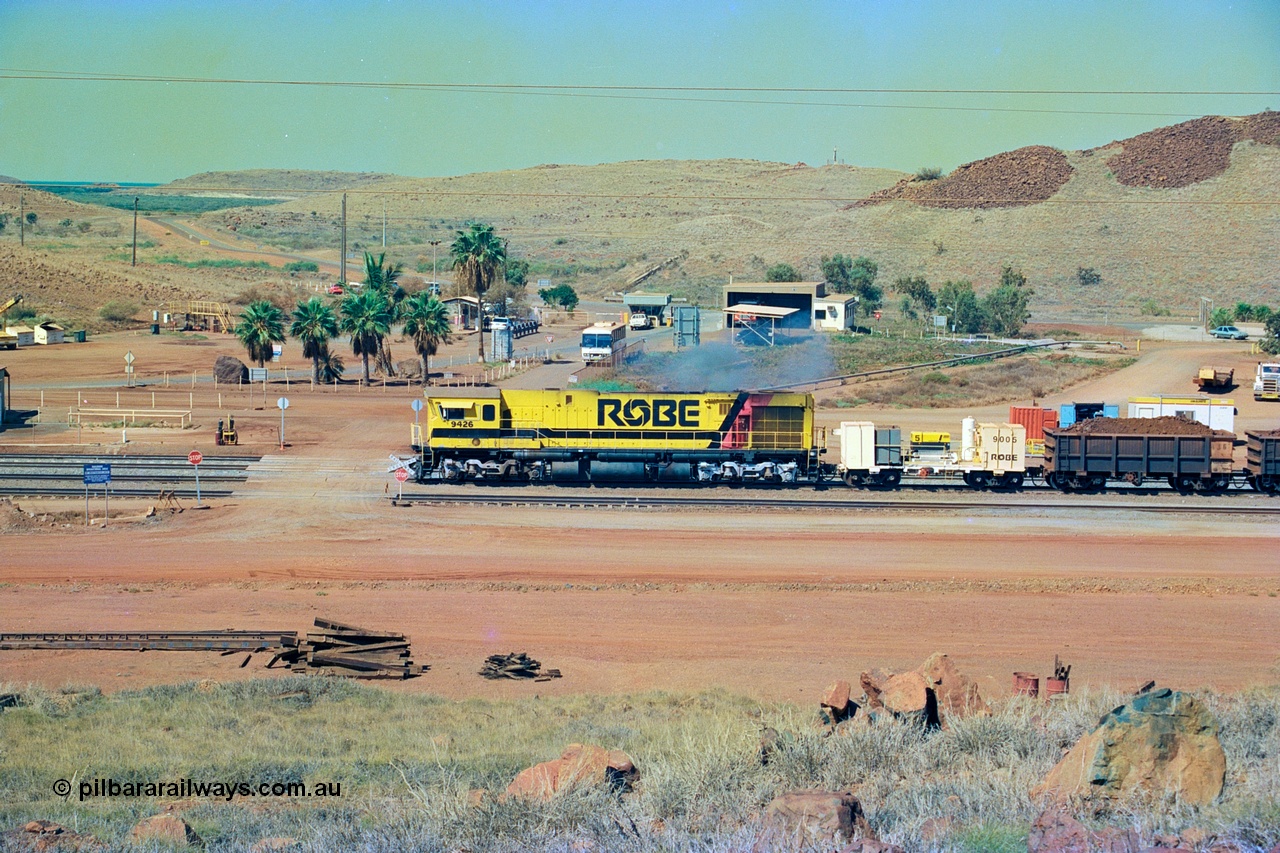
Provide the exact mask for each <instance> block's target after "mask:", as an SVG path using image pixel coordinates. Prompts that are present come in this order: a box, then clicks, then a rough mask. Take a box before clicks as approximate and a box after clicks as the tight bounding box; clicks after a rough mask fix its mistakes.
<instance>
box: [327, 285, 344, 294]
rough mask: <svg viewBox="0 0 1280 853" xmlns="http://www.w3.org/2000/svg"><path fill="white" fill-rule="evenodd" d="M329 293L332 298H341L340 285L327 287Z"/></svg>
mask: <svg viewBox="0 0 1280 853" xmlns="http://www.w3.org/2000/svg"><path fill="white" fill-rule="evenodd" d="M329 293H330V295H332V296H341V295H342V285H340V284H331V285H329Z"/></svg>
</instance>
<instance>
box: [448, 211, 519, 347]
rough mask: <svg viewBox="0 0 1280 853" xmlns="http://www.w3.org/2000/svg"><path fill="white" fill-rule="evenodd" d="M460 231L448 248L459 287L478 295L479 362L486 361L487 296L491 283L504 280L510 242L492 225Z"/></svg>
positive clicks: (463, 290) (472, 226)
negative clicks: (485, 324) (485, 305)
mask: <svg viewBox="0 0 1280 853" xmlns="http://www.w3.org/2000/svg"><path fill="white" fill-rule="evenodd" d="M455 233H456V234H457V236H456V238H455V239H454V241H453V244H452V245H451V246H450V247H449V254H450V255H451V256H452V258H453V274H454V279H455V280H456V281H457V283H458V287H459V289H461V290H462V292H464V293H466V292H468V291H470V292H471V293H474V294H475V297H476V300H477V301H478V302H479V306H478V307H479V309H480V316H479V319H478V325H479V327H480V328H479V329H478V330H477V331H478V332H479V334H477V335H476V340H477V341H478V342H479V346H480V361H481V362H483V361H484V295H485V293H486V292H487V291H488V290H489V288H490V287H491V286H493V285H494V284H497V283H499V282H501V281H502V280H503V274H504V269H505V267H506V264H507V244H506V243H505V242H504V241H502V240H500V239H498V235H497V233H496V232H495V231H494V230H493V226H492V225H485V224H484V223H481V222H472V223H471V226H470V227H469V228H468V229H467V230H466V231H458V232H455Z"/></svg>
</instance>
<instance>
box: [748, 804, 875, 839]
mask: <svg viewBox="0 0 1280 853" xmlns="http://www.w3.org/2000/svg"><path fill="white" fill-rule="evenodd" d="M855 832H856V833H858V834H860V835H870V834H871V827H870V826H869V825H868V824H867V819H866V817H865V815H863V813H862V804H861V803H860V802H858V798H857V797H855V796H854V795H853V794H851V793H849V792H848V791H791V792H789V793H786V794H782V795H780V796H777V797H774V798H773V800H771V801H770V802H769V805H768V806H766V807H765V810H764V825H763V827H762V828H761V830H760V835H759V836H758V837H757V839H756V843H755V846H754V847H753V848H752V850H753V851H755V853H765V851H770V853H772V851H775V850H807V849H810V848H811V847H813V846H814V845H823V844H833V843H838V842H843V841H848V840H850V839H851V838H853V836H854V833H855Z"/></svg>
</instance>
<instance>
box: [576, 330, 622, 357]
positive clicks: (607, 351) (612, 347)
mask: <svg viewBox="0 0 1280 853" xmlns="http://www.w3.org/2000/svg"><path fill="white" fill-rule="evenodd" d="M626 346H627V327H626V326H625V325H624V324H622V323H596V324H595V325H594V326H588V327H587V328H585V329H583V330H582V360H583V361H584V362H587V363H588V364H590V363H592V362H597V361H609V362H612V361H614V360H615V359H616V358H617V356H619V355H621V353H622V350H623V349H625V348H626Z"/></svg>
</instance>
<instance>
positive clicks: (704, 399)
mask: <svg viewBox="0 0 1280 853" xmlns="http://www.w3.org/2000/svg"><path fill="white" fill-rule="evenodd" d="M422 415H424V416H425V419H424V421H423V422H421V423H415V424H414V425H413V449H414V451H415V452H416V453H417V454H418V458H417V463H418V464H417V466H416V472H415V473H416V478H417V480H418V482H428V481H441V480H443V481H451V482H461V481H464V480H471V479H479V480H548V479H552V478H553V477H555V478H560V477H565V476H569V477H580V478H584V479H591V477H592V474H593V469H594V470H595V471H596V472H597V473H599V472H604V471H606V470H608V471H610V472H614V471H616V470H619V469H617V468H616V466H627V467H628V468H629V469H630V470H632V471H634V472H635V473H636V474H641V473H642V476H643V477H644V478H645V479H647V480H655V481H656V480H659V479H671V478H675V479H683V480H692V481H696V482H706V483H712V482H748V481H751V482H764V483H794V482H796V481H797V480H801V479H810V478H812V477H815V476H817V475H818V473H819V471H820V467H819V462H818V455H819V453H820V448H819V446H818V444H819V442H817V441H815V438H814V426H813V397H812V395H809V394H775V393H752V392H747V391H742V392H727V393H716V392H708V393H702V394H639V393H618V392H607V391H585V390H577V389H567V390H563V391H558V390H553V391H508V390H499V389H471V390H470V393H463V394H448V395H433V396H430V397H428V398H427V400H426V405H425V406H424V407H423V411H422Z"/></svg>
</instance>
